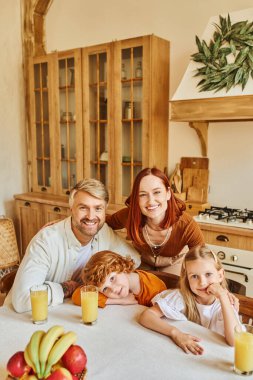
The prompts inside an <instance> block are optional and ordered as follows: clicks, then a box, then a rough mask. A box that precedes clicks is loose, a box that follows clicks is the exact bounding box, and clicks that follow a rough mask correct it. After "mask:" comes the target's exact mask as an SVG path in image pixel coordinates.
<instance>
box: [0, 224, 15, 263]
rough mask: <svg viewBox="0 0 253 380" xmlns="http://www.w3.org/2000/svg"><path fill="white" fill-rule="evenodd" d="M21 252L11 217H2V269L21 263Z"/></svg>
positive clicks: (0, 251)
mask: <svg viewBox="0 0 253 380" xmlns="http://www.w3.org/2000/svg"><path fill="white" fill-rule="evenodd" d="M19 261H20V258H19V252H18V245H17V239H16V234H15V230H14V225H13V222H12V220H11V219H8V218H5V217H0V269H6V268H10V267H13V266H15V265H17V264H19Z"/></svg>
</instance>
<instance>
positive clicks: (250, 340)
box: [234, 324, 253, 375]
mask: <svg viewBox="0 0 253 380" xmlns="http://www.w3.org/2000/svg"><path fill="white" fill-rule="evenodd" d="M234 371H235V372H236V373H238V374H239V375H252V374H253V326H251V325H246V324H242V325H237V326H236V327H235V362H234Z"/></svg>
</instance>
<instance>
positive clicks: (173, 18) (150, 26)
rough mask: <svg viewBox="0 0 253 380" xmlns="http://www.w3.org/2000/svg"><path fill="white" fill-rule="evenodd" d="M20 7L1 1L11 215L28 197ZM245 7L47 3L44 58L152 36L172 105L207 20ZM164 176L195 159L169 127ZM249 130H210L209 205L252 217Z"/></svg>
mask: <svg viewBox="0 0 253 380" xmlns="http://www.w3.org/2000/svg"><path fill="white" fill-rule="evenodd" d="M21 1H22V0H9V1H6V0H0V5H1V13H0V25H1V29H2V30H1V34H0V47H1V52H2V54H1V60H0V69H1V82H0V101H1V103H0V104H1V107H0V142H1V149H0V183H1V186H0V214H6V215H8V216H12V215H13V201H12V199H13V195H14V194H17V193H20V192H25V191H27V174H26V143H25V120H24V91H23V77H22V70H21V69H22V51H21V16H20V3H21ZM249 7H252V0H211V1H210V0H177V1H175V0H137V1H136V0H107V1H102V0H92V1H88V0H54V1H53V3H52V5H51V8H50V9H49V12H48V15H47V17H46V35H47V51H48V52H50V51H52V50H56V49H57V50H65V49H69V48H74V47H83V46H87V45H93V44H97V43H102V42H106V41H111V40H113V39H123V38H129V37H134V36H139V35H144V34H151V33H154V34H156V35H158V36H160V37H163V38H166V39H168V40H170V41H171V70H170V78H171V84H170V90H171V91H170V92H171V97H172V95H173V93H174V92H175V90H176V88H177V86H178V84H179V83H180V80H181V78H182V76H183V74H184V71H185V70H186V67H187V65H188V63H189V57H190V55H191V54H192V53H193V52H195V51H196V47H195V35H198V36H201V34H202V33H203V31H204V29H205V26H206V24H207V22H208V20H209V18H210V17H211V16H215V15H218V14H222V13H227V12H232V11H235V10H240V9H245V8H249ZM169 135H170V140H169V145H170V150H169V168H170V170H172V169H173V168H174V166H175V164H176V162H179V160H180V157H182V156H200V155H201V151H200V143H199V141H198V138H197V137H196V133H195V131H194V130H193V129H192V128H189V127H188V125H187V124H186V123H171V124H170V133H169ZM252 140H253V123H251V122H248V123H245V122H243V123H227V124H211V125H210V126H209V153H208V156H209V159H210V177H211V178H210V189H211V192H210V194H209V200H210V202H211V203H212V204H217V205H224V204H226V205H227V206H231V207H241V208H245V207H247V208H249V209H250V208H251V209H253V197H252V196H251V188H252V187H253V176H252V175H251V172H252V169H253V150H252V149H251V146H252Z"/></svg>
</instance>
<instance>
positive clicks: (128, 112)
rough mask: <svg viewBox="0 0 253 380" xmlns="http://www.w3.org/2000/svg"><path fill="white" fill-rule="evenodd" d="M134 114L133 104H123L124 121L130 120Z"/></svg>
mask: <svg viewBox="0 0 253 380" xmlns="http://www.w3.org/2000/svg"><path fill="white" fill-rule="evenodd" d="M134 114H135V105H134V102H126V103H125V109H124V117H125V119H132V118H134Z"/></svg>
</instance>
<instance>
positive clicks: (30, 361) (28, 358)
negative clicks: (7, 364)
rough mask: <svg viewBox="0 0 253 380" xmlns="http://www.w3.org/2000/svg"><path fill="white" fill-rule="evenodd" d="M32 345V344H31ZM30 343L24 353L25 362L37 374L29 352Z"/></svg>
mask: <svg viewBox="0 0 253 380" xmlns="http://www.w3.org/2000/svg"><path fill="white" fill-rule="evenodd" d="M29 343H30V342H29ZM29 343H28V344H27V346H26V348H25V351H24V357H25V361H26V363H27V364H28V365H29V366H30V367H31V368H32V369H33V372H36V368H35V366H34V364H33V362H32V359H31V358H30V356H29V352H28V348H29Z"/></svg>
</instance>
